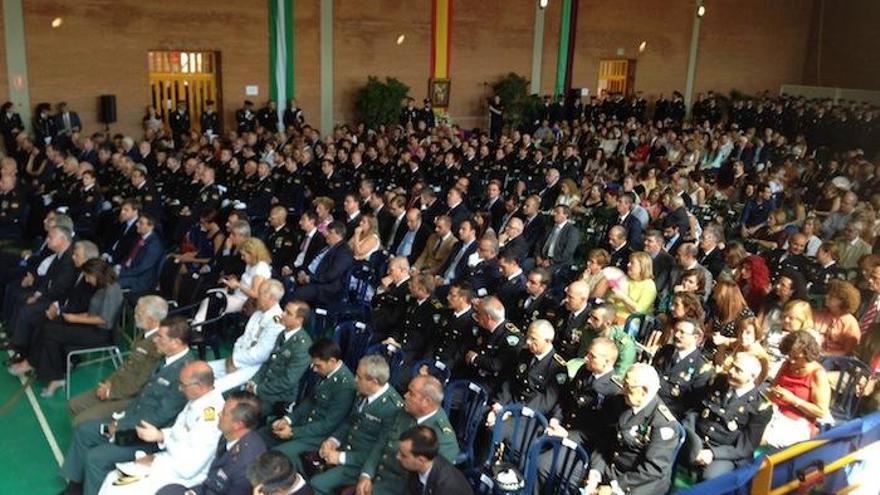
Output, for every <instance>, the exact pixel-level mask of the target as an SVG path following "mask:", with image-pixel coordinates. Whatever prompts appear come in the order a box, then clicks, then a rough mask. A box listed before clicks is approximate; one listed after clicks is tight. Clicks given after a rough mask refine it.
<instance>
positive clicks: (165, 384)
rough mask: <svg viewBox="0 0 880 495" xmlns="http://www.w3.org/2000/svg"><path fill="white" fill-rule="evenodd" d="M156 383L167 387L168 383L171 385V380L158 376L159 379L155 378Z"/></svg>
mask: <svg viewBox="0 0 880 495" xmlns="http://www.w3.org/2000/svg"><path fill="white" fill-rule="evenodd" d="M156 383H158V384H159V385H162V386H163V387H167V386H168V385H171V382H169V381H168V380H166V379H164V378H162V377H159V379H158V380H156Z"/></svg>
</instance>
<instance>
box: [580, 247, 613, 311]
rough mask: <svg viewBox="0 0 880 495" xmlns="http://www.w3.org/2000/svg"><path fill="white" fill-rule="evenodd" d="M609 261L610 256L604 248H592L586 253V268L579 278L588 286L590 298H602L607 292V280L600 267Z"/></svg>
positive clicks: (603, 266)
mask: <svg viewBox="0 0 880 495" xmlns="http://www.w3.org/2000/svg"><path fill="white" fill-rule="evenodd" d="M610 262H611V256H609V255H608V251H605V250H604V249H593V250H592V251H590V253H589V254H588V255H587V268H586V269H585V270H584V274H583V275H581V280H583V281H584V282H586V283H587V286H589V288H590V297H591V298H599V299H604V298H605V294H607V293H608V280H607V279H606V278H605V273H604V272H603V271H602V269H603V268H605V267H606V266H608V263H610Z"/></svg>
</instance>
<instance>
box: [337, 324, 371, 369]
mask: <svg viewBox="0 0 880 495" xmlns="http://www.w3.org/2000/svg"><path fill="white" fill-rule="evenodd" d="M371 338H373V331H372V330H371V329H370V327H369V326H368V325H367V324H366V323H363V322H360V321H345V322H342V323H340V324H339V325H337V326H336V330H335V331H334V332H333V340H334V341H335V342H336V343H337V344H339V347H340V348H341V349H342V361H343V362H344V363H345V365H346V366H348V368H349V369H352V370H353V369H356V368H357V365H358V361H360V360H361V358H362V357H364V355H365V354H366V351H367V347H369V346H370V339H371Z"/></svg>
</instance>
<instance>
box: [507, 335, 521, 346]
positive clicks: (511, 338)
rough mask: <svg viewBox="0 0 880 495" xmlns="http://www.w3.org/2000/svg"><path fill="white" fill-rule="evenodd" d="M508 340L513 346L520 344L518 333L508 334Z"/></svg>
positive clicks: (508, 343)
mask: <svg viewBox="0 0 880 495" xmlns="http://www.w3.org/2000/svg"><path fill="white" fill-rule="evenodd" d="M506 340H507V345H509V346H511V347H514V346H517V345H519V337H517V336H516V335H508V336H507V339H506Z"/></svg>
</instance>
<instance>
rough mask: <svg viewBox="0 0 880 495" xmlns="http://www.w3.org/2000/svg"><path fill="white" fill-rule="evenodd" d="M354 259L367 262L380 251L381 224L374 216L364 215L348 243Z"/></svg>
mask: <svg viewBox="0 0 880 495" xmlns="http://www.w3.org/2000/svg"><path fill="white" fill-rule="evenodd" d="M348 247H350V248H351V252H352V253H354V259H355V260H358V261H366V260H369V259H370V256H372V255H373V253H375V252H376V251H378V250H379V247H380V246H379V223H378V222H377V221H376V217H374V216H373V215H363V216H361V219H360V221H358V225H357V227H355V229H354V235H352V236H351V239H350V240H349V241H348Z"/></svg>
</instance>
